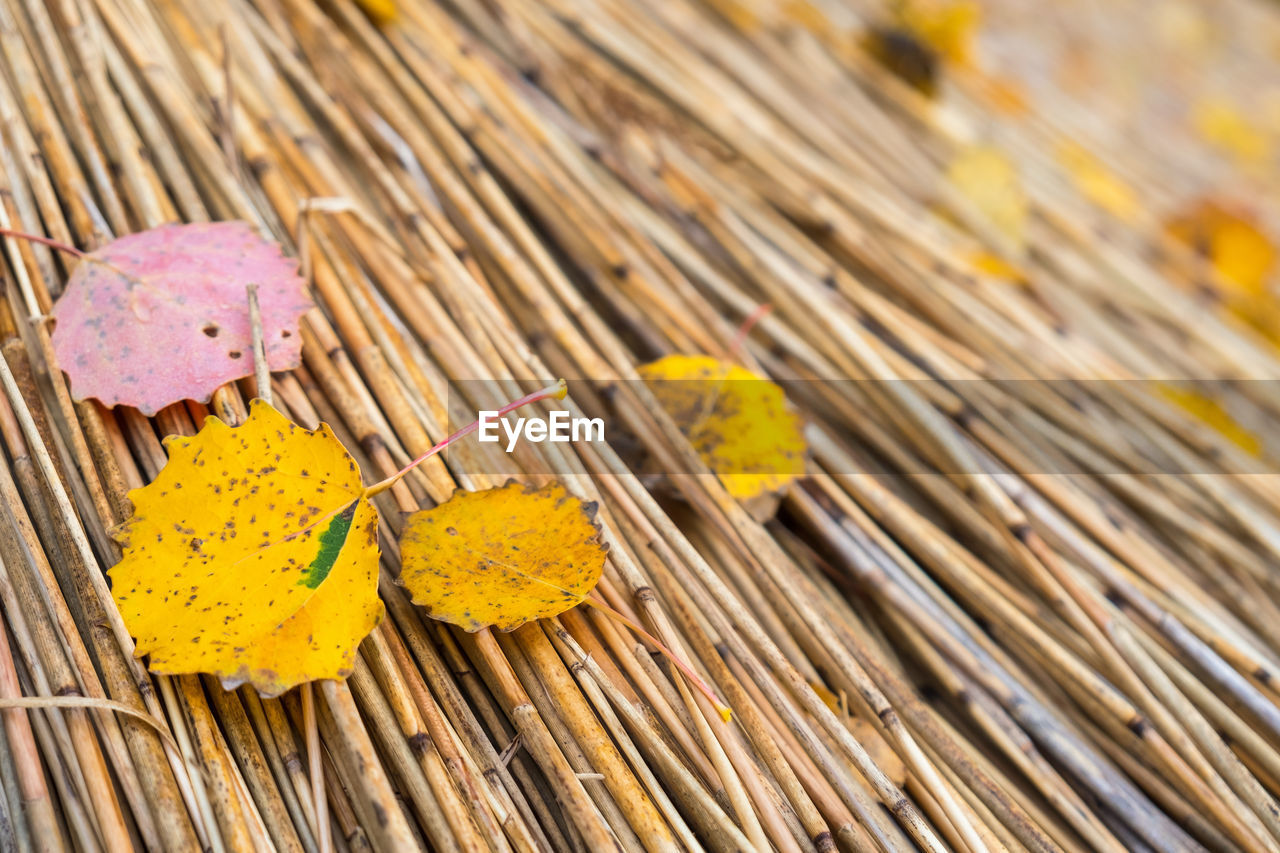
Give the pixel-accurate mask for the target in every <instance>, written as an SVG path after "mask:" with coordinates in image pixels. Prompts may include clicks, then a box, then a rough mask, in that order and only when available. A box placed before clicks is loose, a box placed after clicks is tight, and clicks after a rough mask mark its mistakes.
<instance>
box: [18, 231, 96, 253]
mask: <svg viewBox="0 0 1280 853" xmlns="http://www.w3.org/2000/svg"><path fill="white" fill-rule="evenodd" d="M0 237H16V238H17V239H19V240H29V241H30V242H32V243H40V244H42V245H45V246H48V247H49V248H50V249H57V250H58V251H59V252H66V253H67V254H68V255H75V256H76V257H77V258H83V257H86V254H87V253H85V252H82V251H80V250H79V249H77V248H76V247H75V246H72V245H70V244H69V243H63V242H61V241H60V240H55V239H53V238H52V237H41V236H40V235H39V234H28V233H27V232H25V231H15V230H14V229H12V228H0Z"/></svg>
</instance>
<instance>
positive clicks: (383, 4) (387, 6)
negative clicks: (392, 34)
mask: <svg viewBox="0 0 1280 853" xmlns="http://www.w3.org/2000/svg"><path fill="white" fill-rule="evenodd" d="M356 5H358V6H359V7H360V8H361V9H364V11H365V14H367V15H368V16H369V17H370V18H372V19H373V22H374V23H375V24H390V23H391V22H392V21H394V20H395V19H396V17H397V16H398V15H399V14H400V13H399V10H398V9H397V8H396V4H395V0H356Z"/></svg>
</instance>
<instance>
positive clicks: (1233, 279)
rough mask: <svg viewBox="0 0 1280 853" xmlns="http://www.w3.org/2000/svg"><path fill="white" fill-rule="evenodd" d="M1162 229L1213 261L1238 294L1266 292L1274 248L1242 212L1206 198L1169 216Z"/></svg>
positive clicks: (1251, 218)
mask: <svg viewBox="0 0 1280 853" xmlns="http://www.w3.org/2000/svg"><path fill="white" fill-rule="evenodd" d="M1165 231H1166V232H1167V233H1168V234H1169V236H1171V237H1173V238H1174V239H1175V240H1177V241H1178V242H1180V243H1182V244H1183V245H1185V246H1187V247H1188V248H1190V249H1192V250H1194V251H1196V252H1198V253H1199V254H1200V255H1202V256H1203V257H1204V258H1205V259H1206V260H1208V261H1209V262H1210V263H1211V264H1213V267H1214V269H1216V270H1217V271H1218V274H1219V275H1221V276H1222V278H1223V279H1224V281H1225V282H1226V283H1227V284H1229V285H1234V289H1235V291H1236V293H1237V294H1239V295H1246V296H1258V295H1261V294H1264V293H1266V292H1267V279H1268V278H1269V276H1270V275H1271V272H1272V270H1273V269H1274V268H1275V265H1276V248H1275V246H1274V245H1272V243H1271V240H1269V239H1268V238H1267V235H1265V234H1263V233H1262V231H1261V230H1260V229H1259V228H1258V226H1257V224H1255V222H1254V219H1253V217H1252V216H1250V215H1249V214H1247V213H1246V212H1245V211H1243V210H1240V209H1237V208H1235V207H1234V206H1232V205H1229V204H1224V203H1222V202H1218V201H1214V200H1212V199H1205V200H1202V201H1200V202H1197V203H1196V204H1194V205H1193V206H1192V207H1190V208H1189V209H1188V210H1186V211H1184V212H1183V213H1181V214H1179V215H1178V216H1175V217H1173V218H1172V219H1170V220H1169V222H1167V223H1166V225H1165Z"/></svg>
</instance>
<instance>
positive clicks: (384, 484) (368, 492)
mask: <svg viewBox="0 0 1280 853" xmlns="http://www.w3.org/2000/svg"><path fill="white" fill-rule="evenodd" d="M567 392H568V387H567V386H566V385H565V381H564V380H563V379H561V380H559V381H558V382H556V384H554V385H548V386H547V387H546V388H541V389H539V390H537V391H534V392H533V393H532V394H525V395H524V396H523V397H521V398H520V399H519V400H513V401H512V402H510V403H507V405H505V406H503V407H502V408H501V409H499V410H498V417H502V416H503V415H505V414H507V413H508V412H511V411H514V410H515V409H518V408H520V407H521V406H527V405H529V404H530V403H536V402H538V401H539V400H548V399H551V398H553V397H554V398H555V399H557V400H563V399H564V395H565V394H566V393H567ZM479 428H480V421H478V420H476V421H472V422H471V423H470V424H468V425H467V426H464V427H463V428H462V429H460V430H458V431H457V432H455V433H454V434H453V435H451V436H449V437H448V438H446V439H445V440H444V441H442V442H440V443H439V444H437V445H436V446H435V447H433V448H431V449H430V450H428V451H427V452H426V453H424V454H422V455H421V456H419V457H418V458H417V459H415V460H413V461H412V462H410V463H409V464H408V465H406V466H404V467H403V468H401V469H400V470H399V471H397V472H396V473H394V474H392V475H391V476H390V477H388V478H387V479H385V480H383V481H381V482H379V483H374V484H373V485H372V486H370V487H369V488H367V489H365V490H364V496H365V497H366V498H371V497H373V496H374V495H376V494H379V493H381V492H385V491H386V490H387V489H389V488H391V487H392V486H394V485H395V484H396V483H397V482H399V480H400V478H401V477H403V476H404V475H405V474H408V473H409V472H410V471H412V470H413V469H414V468H416V467H418V466H419V465H421V464H422V463H423V462H426V461H427V460H428V459H430V458H431V457H432V456H435V455H436V454H437V453H439V452H440V451H441V450H444V449H445V448H446V447H448V446H449V445H450V444H453V443H454V442H455V441H457V440H458V439H460V438H466V437H467V436H468V435H471V433H473V432H475V431H476V430H478V429H479Z"/></svg>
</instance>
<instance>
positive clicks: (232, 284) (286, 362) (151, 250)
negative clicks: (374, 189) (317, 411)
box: [53, 222, 311, 415]
mask: <svg viewBox="0 0 1280 853" xmlns="http://www.w3.org/2000/svg"><path fill="white" fill-rule="evenodd" d="M251 283H256V284H258V285H259V291H258V292H259V294H260V299H261V305H262V325H263V334H264V341H265V344H266V352H267V365H268V366H269V367H270V368H271V369H272V370H289V369H292V368H294V367H297V366H298V364H299V360H300V353H301V337H300V336H299V335H298V334H297V325H298V318H299V317H300V316H301V315H302V314H304V313H305V312H306V311H307V310H309V309H310V308H311V302H310V300H309V299H308V297H307V293H306V285H305V283H304V282H303V281H302V279H301V278H300V277H299V276H298V273H297V264H296V262H294V261H292V260H290V259H288V258H286V257H285V256H284V254H283V253H282V252H281V249H280V246H279V245H278V244H276V243H273V242H271V241H269V240H265V239H263V238H262V237H261V236H259V235H258V233H257V231H256V230H255V229H254V228H253V227H252V226H250V225H249V224H248V223H245V222H216V223H201V224H195V225H164V226H161V227H159V228H153V229H151V230H149V231H142V232H140V233H138V234H132V235H130V236H127V237H121V238H120V239H119V240H115V241H113V242H111V243H108V244H107V245H106V246H103V247H102V248H101V249H99V250H97V251H96V252H91V253H89V254H87V255H85V256H84V259H83V260H82V261H81V262H80V264H79V265H78V266H77V267H76V269H75V272H74V273H72V275H71V279H70V280H69V281H68V282H67V288H66V291H65V292H64V293H63V294H62V296H61V298H60V299H59V300H58V302H57V304H56V305H55V306H54V309H53V317H54V319H55V320H57V326H56V327H55V328H54V332H53V347H54V351H55V352H56V354H57V357H58V362H59V363H60V364H61V366H62V368H63V369H64V370H66V372H67V375H68V376H69V377H70V379H71V390H72V393H73V394H74V396H75V397H76V398H77V399H84V398H86V397H93V398H96V399H98V400H100V401H101V402H102V403H103V404H104V405H107V406H116V405H129V406H136V407H137V408H138V409H139V410H141V411H142V412H143V414H147V415H152V414H155V413H156V412H157V411H159V410H160V409H162V408H164V407H165V406H167V405H169V404H171V403H176V402H178V401H180V400H186V399H192V400H199V401H202V402H203V401H205V400H208V399H209V397H210V395H211V394H212V393H213V392H214V391H215V390H216V389H217V388H218V387H219V386H221V385H224V384H226V383H227V382H231V381H233V380H235V379H239V378H241V377H243V376H248V375H249V374H251V373H252V372H253V349H252V337H251V333H250V327H249V311H248V301H247V297H246V295H245V286H246V285H247V284H251Z"/></svg>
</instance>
